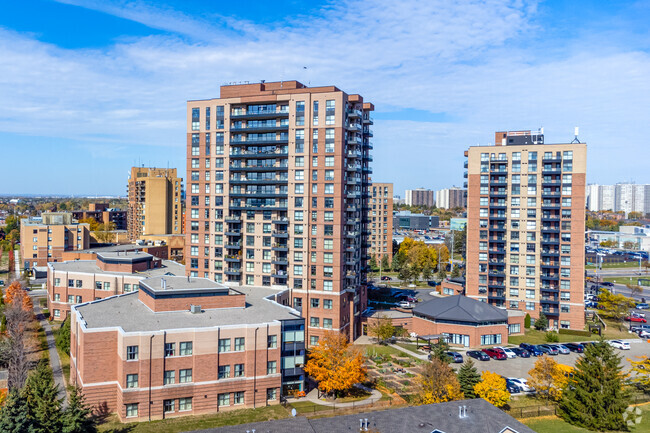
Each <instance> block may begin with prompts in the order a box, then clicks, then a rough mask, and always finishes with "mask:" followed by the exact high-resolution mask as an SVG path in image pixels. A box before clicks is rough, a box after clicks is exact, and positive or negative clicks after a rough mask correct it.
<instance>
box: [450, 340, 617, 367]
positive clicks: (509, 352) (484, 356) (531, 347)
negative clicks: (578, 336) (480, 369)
mask: <svg viewBox="0 0 650 433" xmlns="http://www.w3.org/2000/svg"><path fill="white" fill-rule="evenodd" d="M608 343H609V344H610V345H611V346H612V347H615V348H617V349H620V350H630V343H628V342H627V341H622V340H611V341H608ZM588 344H596V342H593V341H589V342H585V343H563V344H528V343H521V344H520V345H519V347H500V346H498V347H490V348H486V349H483V350H470V351H468V352H467V356H469V357H471V358H474V359H478V360H479V361H489V360H490V359H497V360H506V359H510V358H530V357H531V356H542V355H551V356H556V355H568V354H569V353H571V352H576V353H582V352H584V349H585V346H586V345H588ZM451 353H456V352H450V354H451ZM450 356H451V355H450ZM454 362H463V361H462V357H461V358H460V361H458V360H456V358H454Z"/></svg>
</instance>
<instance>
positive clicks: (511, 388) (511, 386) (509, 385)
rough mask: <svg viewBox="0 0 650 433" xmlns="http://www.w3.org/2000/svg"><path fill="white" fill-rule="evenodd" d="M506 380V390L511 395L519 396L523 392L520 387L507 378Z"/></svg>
mask: <svg viewBox="0 0 650 433" xmlns="http://www.w3.org/2000/svg"><path fill="white" fill-rule="evenodd" d="M504 379H505V380H506V389H507V390H508V392H509V393H510V394H519V393H520V392H521V388H520V387H519V385H517V384H516V383H515V382H513V381H511V380H510V379H508V378H506V377H504Z"/></svg>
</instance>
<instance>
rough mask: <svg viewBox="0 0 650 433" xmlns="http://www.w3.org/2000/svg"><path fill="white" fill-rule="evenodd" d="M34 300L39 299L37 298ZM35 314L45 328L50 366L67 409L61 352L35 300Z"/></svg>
mask: <svg viewBox="0 0 650 433" xmlns="http://www.w3.org/2000/svg"><path fill="white" fill-rule="evenodd" d="M34 300H35V301H37V300H36V299H34ZM34 314H35V315H36V318H37V319H38V320H39V322H40V324H41V326H42V327H43V329H44V330H45V338H46V340H47V350H48V354H49V355H50V367H52V375H53V376H54V383H55V384H56V385H57V386H58V387H59V398H62V399H63V403H62V407H63V408H64V409H65V408H66V407H67V406H68V399H67V390H66V385H65V379H64V377H63V368H61V360H60V358H59V353H58V352H57V351H56V342H55V341H54V335H53V334H52V326H50V322H49V321H48V320H47V319H46V318H45V316H44V315H43V312H42V311H41V307H40V305H39V304H38V302H34Z"/></svg>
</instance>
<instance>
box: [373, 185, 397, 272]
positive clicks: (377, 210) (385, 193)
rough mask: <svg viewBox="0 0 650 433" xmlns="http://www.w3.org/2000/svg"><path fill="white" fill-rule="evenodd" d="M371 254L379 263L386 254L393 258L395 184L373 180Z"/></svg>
mask: <svg viewBox="0 0 650 433" xmlns="http://www.w3.org/2000/svg"><path fill="white" fill-rule="evenodd" d="M369 208H370V214H369V215H368V216H369V219H370V249H369V253H370V256H371V257H372V256H375V258H376V259H377V264H379V262H381V260H382V259H383V257H384V256H386V257H388V263H390V262H391V261H392V260H393V184H392V183H378V182H373V183H372V184H371V185H370V203H369Z"/></svg>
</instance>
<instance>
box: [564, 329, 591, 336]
mask: <svg viewBox="0 0 650 433" xmlns="http://www.w3.org/2000/svg"><path fill="white" fill-rule="evenodd" d="M558 333H560V334H566V335H580V336H582V337H591V334H590V333H589V331H581V330H579V329H562V328H560V329H559V330H558Z"/></svg>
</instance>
